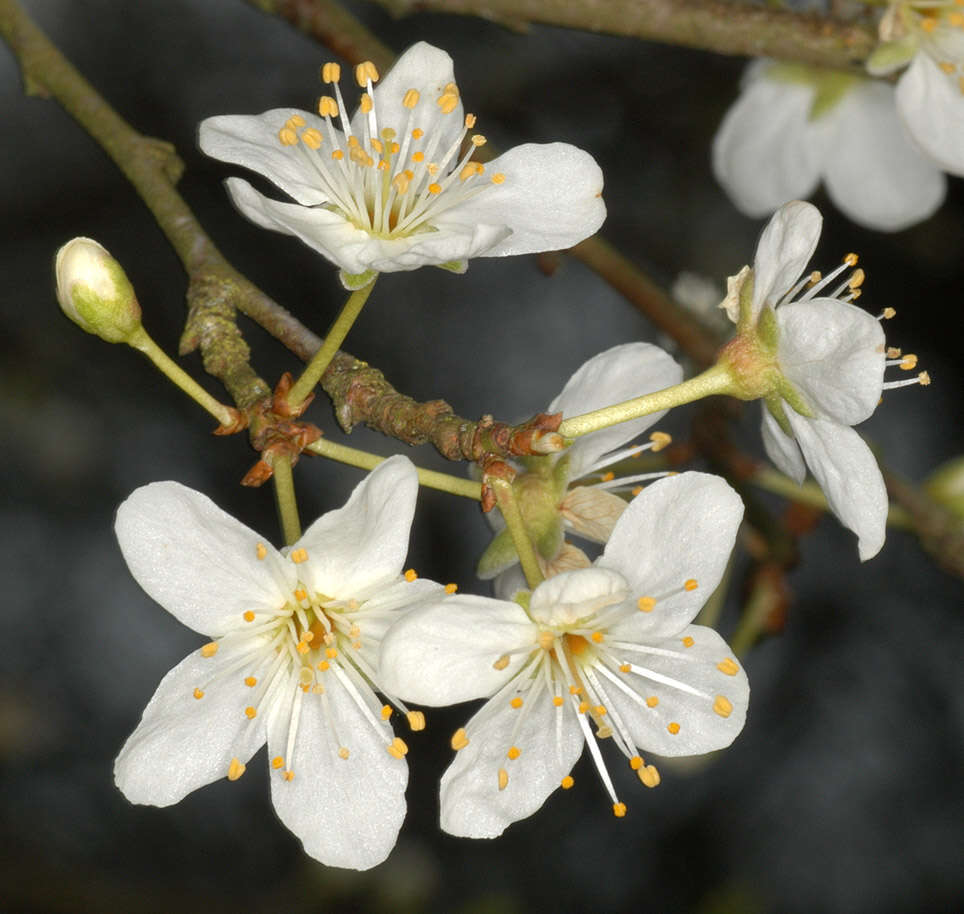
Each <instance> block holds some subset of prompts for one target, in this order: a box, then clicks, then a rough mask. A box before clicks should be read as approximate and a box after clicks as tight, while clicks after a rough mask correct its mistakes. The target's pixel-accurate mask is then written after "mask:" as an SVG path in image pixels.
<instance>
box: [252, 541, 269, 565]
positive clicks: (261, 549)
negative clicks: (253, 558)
mask: <svg viewBox="0 0 964 914" xmlns="http://www.w3.org/2000/svg"><path fill="white" fill-rule="evenodd" d="M255 553H256V554H257V556H258V561H259V562H260V561H262V560H263V559H264V557H265V556H266V555H267V554H268V550H267V548H266V547H265V545H264V543H258V545H257V546H255Z"/></svg>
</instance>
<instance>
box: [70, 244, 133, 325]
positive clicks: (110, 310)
mask: <svg viewBox="0 0 964 914" xmlns="http://www.w3.org/2000/svg"><path fill="white" fill-rule="evenodd" d="M54 271H55V273H56V278H57V301H58V302H60V307H61V309H62V310H63V312H64V314H66V315H67V317H69V318H70V319H71V320H72V321H73V322H74V323H75V324H77V326H79V327H80V328H81V329H82V330H86V331H87V332H88V333H93V334H94V335H95V336H99V337H100V338H101V339H102V340H106V341H107V342H108V343H123V342H127V341H128V340H129V339H130V337H131V335H132V334H133V333H134V331H136V330H137V329H138V328H140V326H141V306H140V305H139V304H138V303H137V297H136V296H135V295H134V288H133V287H132V286H131V283H130V280H129V279H128V278H127V274H125V273H124V270H123V268H122V267H121V265H120V264H119V263H118V262H117V261H116V260H114V258H113V257H111V255H110V254H109V253H108V252H107V250H106V249H105V248H103V247H102V246H101V245H99V244H98V243H97V242H96V241H94V240H93V239H92V238H74V239H73V240H72V241H68V242H67V244H65V245H64V246H63V247H62V248H61V249H60V250H59V251H58V252H57V260H56V262H55V264H54Z"/></svg>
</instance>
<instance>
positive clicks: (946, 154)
mask: <svg viewBox="0 0 964 914" xmlns="http://www.w3.org/2000/svg"><path fill="white" fill-rule="evenodd" d="M957 80H958V76H957V74H954V75H950V76H948V75H947V74H945V73H943V72H941V69H940V68H939V67H938V66H937V64H936V63H935V62H934V61H933V60H932V59H931V58H930V57H929V56H928V55H927V54H926V53H924V52H923V51H922V52H920V53H918V54H917V55H916V56H915V57H914V59H913V61H911V65H910V66H909V67H908V68H907V71H906V72H905V73H904V75H903V76H901V78H900V79H899V80H898V82H897V113H898V114H899V115H900V116H901V119H902V120H903V122H904V126H906V127H907V130H908V132H909V133H910V135H911V136H912V137H913V138H914V140H915V141H916V142H917V144H918V145H919V146H920V148H921V149H923V150H924V152H925V153H926V154H927V155H928V156H930V158H931V159H933V160H934V162H936V163H937V164H938V165H939V166H940V167H941V168H943V169H944V171H947V172H950V173H951V174H953V175H964V93H962V92H961V91H960V88H959V87H958V84H957Z"/></svg>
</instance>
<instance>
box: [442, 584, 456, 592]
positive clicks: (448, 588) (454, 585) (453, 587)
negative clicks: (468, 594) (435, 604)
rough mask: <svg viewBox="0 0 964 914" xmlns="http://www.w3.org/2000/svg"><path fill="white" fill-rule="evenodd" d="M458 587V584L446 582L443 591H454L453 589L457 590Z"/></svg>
mask: <svg viewBox="0 0 964 914" xmlns="http://www.w3.org/2000/svg"><path fill="white" fill-rule="evenodd" d="M458 589H459V585H458V584H446V585H445V592H446V593H455V591H457V590H458Z"/></svg>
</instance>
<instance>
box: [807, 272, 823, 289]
mask: <svg viewBox="0 0 964 914" xmlns="http://www.w3.org/2000/svg"><path fill="white" fill-rule="evenodd" d="M821 279H823V275H822V274H821V272H820V271H819V270H814V271H813V272H812V273H811V274H810V279H809V280H808V282H809V284H810V285H811V286H813V285H816V284H817V283H818V282H820V280H821Z"/></svg>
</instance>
